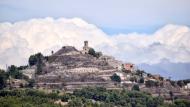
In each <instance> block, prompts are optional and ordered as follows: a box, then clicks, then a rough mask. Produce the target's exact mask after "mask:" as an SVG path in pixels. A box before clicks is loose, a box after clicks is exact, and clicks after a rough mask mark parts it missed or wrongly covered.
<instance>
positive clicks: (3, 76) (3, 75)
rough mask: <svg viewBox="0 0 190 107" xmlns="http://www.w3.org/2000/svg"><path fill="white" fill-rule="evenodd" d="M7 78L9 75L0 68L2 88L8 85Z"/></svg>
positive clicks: (0, 87) (0, 86)
mask: <svg viewBox="0 0 190 107" xmlns="http://www.w3.org/2000/svg"><path fill="white" fill-rule="evenodd" d="M6 79H7V75H6V73H5V71H3V70H0V89H3V88H4V87H6Z"/></svg>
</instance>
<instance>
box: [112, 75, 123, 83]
mask: <svg viewBox="0 0 190 107" xmlns="http://www.w3.org/2000/svg"><path fill="white" fill-rule="evenodd" d="M111 80H112V81H115V82H121V78H120V76H118V75H117V74H113V75H112V76H111Z"/></svg>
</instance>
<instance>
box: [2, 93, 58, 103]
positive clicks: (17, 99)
mask: <svg viewBox="0 0 190 107" xmlns="http://www.w3.org/2000/svg"><path fill="white" fill-rule="evenodd" d="M56 99H58V95H57V94H55V93H51V94H45V93H44V92H40V91H35V90H11V91H10V90H1V91H0V106H1V107H60V105H56V104H54V102H53V101H54V100H56Z"/></svg>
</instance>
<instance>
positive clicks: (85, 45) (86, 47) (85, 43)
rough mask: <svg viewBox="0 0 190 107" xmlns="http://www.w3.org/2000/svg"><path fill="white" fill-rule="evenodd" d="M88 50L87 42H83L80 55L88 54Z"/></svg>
mask: <svg viewBox="0 0 190 107" xmlns="http://www.w3.org/2000/svg"><path fill="white" fill-rule="evenodd" d="M89 50H90V47H89V46H88V41H84V46H83V50H82V53H83V54H88V51H89Z"/></svg>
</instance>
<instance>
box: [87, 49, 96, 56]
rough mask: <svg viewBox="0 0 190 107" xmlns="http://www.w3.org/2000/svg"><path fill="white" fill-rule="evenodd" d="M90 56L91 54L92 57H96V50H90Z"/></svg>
mask: <svg viewBox="0 0 190 107" xmlns="http://www.w3.org/2000/svg"><path fill="white" fill-rule="evenodd" d="M88 54H90V55H92V56H94V57H96V52H95V50H94V49H93V48H90V49H89V51H88Z"/></svg>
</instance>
